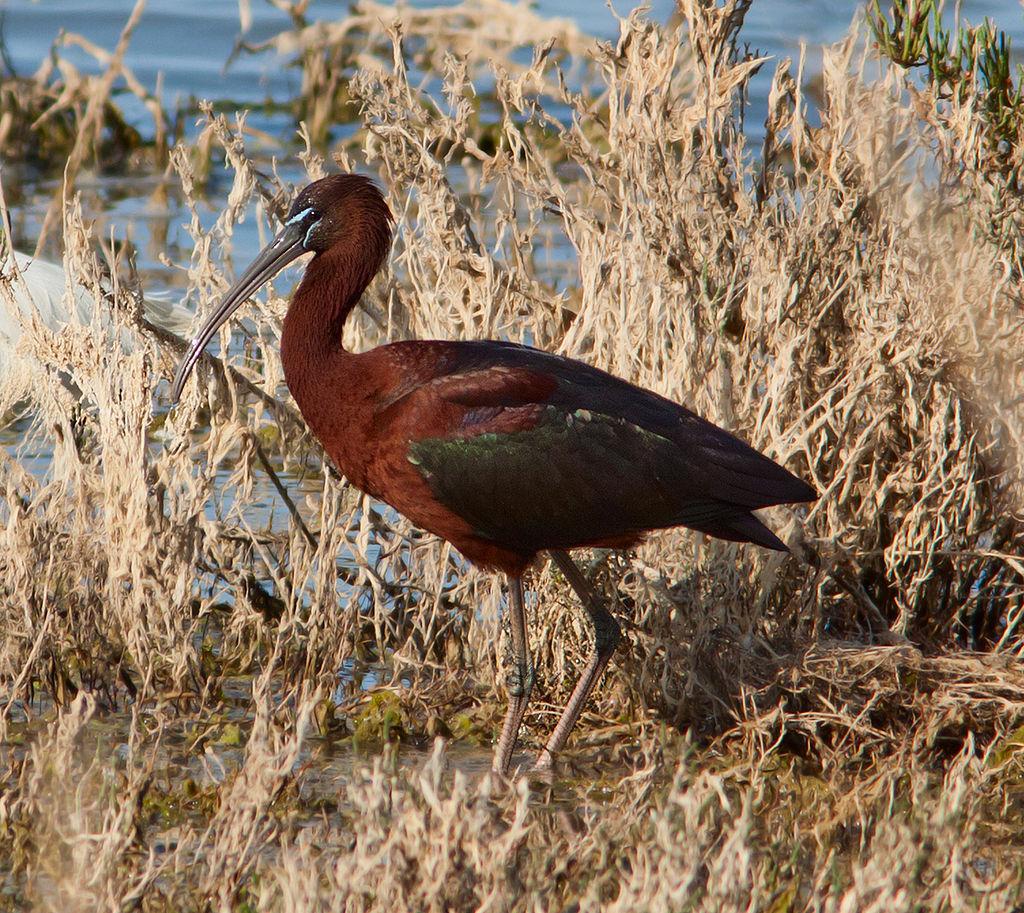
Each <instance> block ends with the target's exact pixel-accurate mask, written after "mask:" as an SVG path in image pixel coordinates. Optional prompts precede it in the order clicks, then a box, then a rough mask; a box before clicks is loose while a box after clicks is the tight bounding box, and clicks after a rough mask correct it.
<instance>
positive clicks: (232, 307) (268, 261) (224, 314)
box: [171, 225, 307, 405]
mask: <svg viewBox="0 0 1024 913" xmlns="http://www.w3.org/2000/svg"><path fill="white" fill-rule="evenodd" d="M304 238H305V230H304V229H303V228H301V227H300V226H298V225H286V226H285V227H284V228H283V229H281V231H280V232H278V234H277V236H276V237H275V238H274V240H273V241H271V242H270V243H269V244H268V245H267V246H266V247H264V248H263V250H261V251H260V252H259V254H257V256H256V259H255V260H253V261H252V263H251V264H249V268H248V269H247V270H246V271H245V272H244V273H242V275H241V276H239V277H238V281H237V282H235V284H234V285H233V286H231V288H230V289H228V291H227V293H226V294H225V295H224V297H223V298H222V299H221V302H220V304H219V305H217V308H216V310H215V311H214V312H213V313H212V314H211V315H210V317H209V319H208V320H207V321H206V323H204V324H203V325H202V327H201V328H200V330H199V332H198V333H197V334H196V336H195V338H194V339H193V340H192V344H191V345H190V346H189V347H188V351H187V352H186V353H185V357H184V358H183V359H182V360H181V364H179V365H178V372H177V374H175V375H174V385H173V386H172V387H171V404H172V405H173V404H175V403H177V402H178V400H179V399H180V398H181V391H182V390H183V389H184V388H185V382H186V381H187V380H188V376H189V374H191V373H192V369H193V368H194V367H195V364H196V362H197V361H199V356H200V355H202V354H203V349H205V348H206V346H207V344H208V343H209V341H210V340H211V339H213V336H214V334H215V333H216V332H217V330H219V329H220V328H221V326H222V325H223V324H224V322H225V321H226V320H227V319H228V318H229V317H230V316H231V315H232V314H233V313H234V312H235V311H236V310H238V307H239V305H241V304H242V303H243V302H244V301H245V300H246V299H248V298H249V297H250V296H251V295H252V294H253V293H254V292H255V291H256V290H257V289H258V288H259V287H260V286H261V285H263V284H264V283H266V282H269V281H270V280H271V279H272V278H273V277H274V276H275V275H276V274H277V273H278V272H280V271H281V270H282V269H284V267H286V266H287V265H288V264H289V263H291V262H292V260H295V259H296V258H298V257H301V256H302V255H303V254H304V253H306V252H307V251H306V249H305V247H303V246H302V242H303V240H304Z"/></svg>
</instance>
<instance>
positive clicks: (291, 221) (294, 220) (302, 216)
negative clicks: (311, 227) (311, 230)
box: [284, 206, 320, 225]
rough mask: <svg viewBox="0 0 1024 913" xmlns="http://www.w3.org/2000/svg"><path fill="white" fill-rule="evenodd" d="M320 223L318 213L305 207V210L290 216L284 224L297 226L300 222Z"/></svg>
mask: <svg viewBox="0 0 1024 913" xmlns="http://www.w3.org/2000/svg"><path fill="white" fill-rule="evenodd" d="M319 221H320V213H318V212H317V211H316V210H315V209H314V208H313V207H312V206H307V207H306V208H305V209H300V210H299V211H298V212H297V213H295V215H293V216H290V217H289V218H288V220H287V221H286V222H285V223H284V224H285V225H298V224H300V223H302V222H307V223H312V222H319Z"/></svg>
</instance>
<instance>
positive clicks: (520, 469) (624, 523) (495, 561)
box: [171, 173, 817, 775]
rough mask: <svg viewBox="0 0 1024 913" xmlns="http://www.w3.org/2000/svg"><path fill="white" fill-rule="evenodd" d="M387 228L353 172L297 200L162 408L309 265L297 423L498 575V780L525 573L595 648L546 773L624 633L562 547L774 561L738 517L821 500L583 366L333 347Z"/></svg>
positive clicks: (507, 740)
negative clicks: (726, 553) (270, 296)
mask: <svg viewBox="0 0 1024 913" xmlns="http://www.w3.org/2000/svg"><path fill="white" fill-rule="evenodd" d="M392 230H393V220H392V215H391V211H390V209H389V207H388V205H387V202H386V200H385V197H384V194H383V192H382V191H381V189H380V188H379V187H378V185H377V184H376V183H375V182H374V181H373V180H372V179H370V178H368V177H366V176H364V175H361V174H357V173H342V174H332V175H329V176H327V177H324V178H321V179H320V180H317V181H314V182H313V183H311V184H309V185H307V186H306V187H305V188H303V189H302V190H301V191H300V192H299V193H298V195H297V196H296V197H295V199H294V201H293V203H292V205H291V208H290V209H289V211H288V214H287V216H286V218H285V219H284V224H283V226H282V227H281V230H280V231H279V232H278V233H277V234H276V235H275V236H274V238H273V239H272V240H271V241H270V243H269V244H268V245H267V246H266V247H265V248H264V249H263V250H262V251H261V252H260V253H259V254H258V255H257V256H256V258H255V260H254V261H253V262H252V263H251V265H250V266H249V267H248V268H247V269H245V270H244V271H243V273H242V274H241V276H239V278H238V279H237V281H236V282H235V283H234V285H232V286H231V288H230V289H229V290H228V291H227V292H226V293H225V295H224V297H223V298H222V299H221V300H220V302H219V304H218V305H217V306H216V307H215V308H214V310H213V312H212V313H211V314H210V315H209V317H208V318H207V320H206V321H205V322H204V323H203V324H202V326H201V328H200V329H199V331H198V332H197V334H196V336H195V337H194V338H193V340H192V342H191V345H190V346H189V349H188V351H187V353H186V355H185V356H184V358H183V359H182V361H181V363H180V365H179V367H178V371H177V374H176V376H175V378H174V382H173V386H172V389H171V400H172V403H177V402H178V400H179V399H180V397H181V394H182V391H183V389H184V386H185V383H186V381H187V380H188V377H189V375H190V373H191V372H192V369H193V367H194V365H195V364H196V362H197V361H198V359H199V358H200V355H201V354H202V352H203V350H204V349H205V347H206V345H207V344H208V343H209V341H210V339H211V338H212V337H213V336H214V334H215V333H216V332H217V330H218V329H219V328H220V327H221V326H222V325H223V324H224V323H225V322H226V321H227V320H228V319H229V318H230V317H231V315H232V314H233V313H234V312H235V311H236V310H237V309H238V308H239V307H240V306H241V305H242V303H243V302H245V301H246V300H247V299H248V298H250V297H251V296H252V295H253V294H254V293H255V292H256V291H257V290H258V289H259V288H260V287H261V286H262V285H264V284H265V283H266V282H268V281H269V280H270V279H271V278H272V277H273V276H274V275H276V274H277V273H278V272H279V271H280V270H281V269H282V268H284V267H285V266H286V265H287V264H289V263H291V262H292V261H294V260H296V259H298V258H300V257H303V256H305V255H307V254H312V258H311V259H310V260H309V261H308V263H307V264H306V267H305V272H304V274H303V277H302V280H301V282H300V283H299V285H298V288H297V290H296V291H295V292H294V294H293V296H292V298H291V301H290V303H289V305H288V309H287V312H286V315H285V318H284V323H283V326H282V331H281V338H280V350H281V361H282V365H283V368H284V375H285V381H286V383H287V385H288V388H289V390H290V391H291V394H292V397H293V398H294V400H295V403H296V405H297V406H298V408H299V411H300V412H301V413H302V416H303V418H304V420H305V422H306V423H307V424H308V426H309V428H310V429H311V430H312V432H313V433H314V434H315V435H316V437H317V438H319V440H320V442H321V444H322V445H323V448H324V450H325V452H326V453H327V455H328V456H329V457H330V459H331V460H332V461H333V462H334V463H335V465H336V468H337V469H338V470H339V471H340V472H341V473H342V474H343V475H344V476H345V477H346V478H347V479H348V480H349V481H350V482H351V483H352V484H353V485H355V486H356V487H357V488H359V489H361V490H362V491H364V492H365V493H367V494H369V495H371V496H372V497H374V498H377V499H379V500H381V501H384V502H386V503H387V504H389V505H391V507H393V508H394V509H395V510H397V511H398V512H400V513H401V514H404V515H405V516H406V517H407V518H408V519H409V520H410V521H412V523H413V524H415V525H416V526H418V527H420V528H422V529H425V530H427V531H429V532H431V533H434V534H436V535H438V536H440V537H441V538H443V539H446V540H447V541H449V542H450V543H452V544H453V545H454V546H455V547H456V548H457V549H458V551H459V552H461V554H462V555H463V556H464V557H465V558H466V559H468V560H469V561H470V562H472V563H473V564H475V565H477V566H479V567H481V568H483V569H485V570H490V571H496V572H502V573H504V574H505V575H506V577H507V578H508V616H509V619H508V621H509V629H510V634H511V652H512V668H511V669H510V670H509V674H508V677H507V684H506V690H507V692H508V698H509V702H508V707H507V709H506V713H505V718H504V722H503V725H502V728H501V732H500V735H499V737H498V741H497V745H496V747H495V751H494V761H493V768H494V770H495V771H496V772H498V773H499V774H501V775H508V774H509V773H510V771H511V768H512V761H513V753H514V751H515V749H516V744H517V741H518V737H519V731H520V728H521V725H522V722H523V717H524V715H525V712H526V708H527V706H528V703H529V700H530V696H531V691H532V689H533V685H534V680H535V672H534V666H533V664H532V662H531V658H530V655H529V650H528V644H527V630H526V613H525V608H524V583H523V576H524V574H525V573H526V571H527V570H528V568H530V566H531V565H533V564H534V562H535V561H536V560H537V559H538V557H539V556H540V555H541V554H542V553H547V554H548V555H550V557H551V558H552V560H553V561H554V564H555V565H556V567H557V568H558V569H559V570H560V571H561V573H562V574H563V576H564V577H565V579H566V580H567V581H568V583H569V584H570V586H571V587H572V588H573V590H574V591H575V593H576V595H577V597H578V598H579V600H580V602H581V603H582V605H583V609H584V610H585V613H586V616H587V619H588V620H589V627H590V629H591V630H590V633H591V635H592V637H593V647H592V649H591V652H590V655H589V657H588V659H587V663H586V666H585V667H584V669H583V671H582V673H581V675H580V677H579V680H578V682H577V684H576V686H575V688H574V690H573V692H572V695H571V696H570V698H569V700H568V702H567V703H566V706H565V708H564V709H563V711H562V714H561V716H560V718H559V720H558V722H557V723H556V724H555V727H554V729H553V730H552V732H551V734H550V736H549V737H548V739H547V742H546V744H545V745H544V747H543V748H542V749H541V751H540V753H539V754H538V755H537V757H536V760H535V762H534V765H533V768H534V769H535V770H538V771H549V770H550V769H551V767H552V766H553V764H554V759H555V757H556V756H557V755H558V753H559V752H560V751H561V750H562V748H563V747H564V746H565V744H566V741H567V739H568V737H569V733H570V732H571V731H572V729H573V727H574V726H575V724H576V722H577V721H578V719H579V716H580V714H581V712H582V710H583V707H584V705H585V703H586V702H587V700H588V698H589V697H590V694H591V692H592V691H593V689H594V687H595V685H596V683H597V682H598V680H599V679H600V677H601V675H602V673H603V672H604V669H605V667H606V665H607V664H608V662H609V660H610V658H611V656H612V654H613V653H614V651H615V649H616V646H617V645H618V643H619V641H620V639H621V636H622V635H621V629H620V627H619V624H618V622H617V621H616V620H615V618H614V616H613V615H612V614H611V612H610V611H609V610H608V608H607V607H606V606H605V604H604V602H603V600H602V599H601V598H600V597H599V595H598V594H597V593H596V592H595V590H594V588H593V587H592V586H591V585H590V583H589V582H588V580H587V579H586V577H585V576H584V574H583V573H582V572H581V571H580V569H579V567H578V566H577V565H576V563H575V561H574V560H573V558H572V557H571V556H570V554H569V552H570V550H572V549H577V548H584V547H601V548H628V547H631V546H634V545H636V544H637V543H639V542H640V541H641V540H642V539H643V538H644V537H645V536H646V535H647V534H648V533H650V532H652V531H654V530H660V529H667V528H672V527H679V526H682V527H688V528H690V529H693V530H697V531H699V532H701V533H704V534H706V535H709V536H714V537H718V538H720V539H726V540H732V541H736V542H752V543H755V544H757V545H760V546H763V547H765V548H768V549H775V550H779V551H786V550H787V548H786V546H785V544H783V542H782V541H781V540H780V539H779V538H778V537H777V536H776V535H775V534H774V533H773V532H771V531H770V530H769V529H768V528H767V527H766V526H765V525H764V524H763V523H762V522H761V521H760V520H759V519H758V518H757V517H756V516H755V515H754V513H753V511H755V510H757V509H759V508H763V507H769V506H771V505H776V504H788V503H799V502H808V501H813V500H815V499H816V498H817V493H816V491H815V490H814V489H813V488H812V487H811V486H810V485H808V484H807V483H806V482H804V481H802V480H801V479H799V478H797V477H796V476H795V475H793V474H792V473H790V472H789V471H788V470H786V469H784V468H783V467H781V466H779V465H778V464H777V463H775V462H773V461H772V460H770V459H769V458H768V457H766V456H764V455H762V454H761V453H759V452H758V451H756V450H754V449H753V448H752V447H750V446H748V445H747V444H746V443H744V442H743V441H741V440H740V439H739V438H737V437H735V436H733V435H732V434H729V433H728V432H726V431H724V430H723V429H721V428H719V427H717V426H716V425H714V424H712V423H711V422H709V421H706V420H705V419H703V418H701V417H700V416H698V415H697V414H695V413H694V412H692V411H690V410H689V409H687V408H685V407H683V406H681V405H678V404H677V403H675V402H673V401H672V400H669V399H666V398H665V397H662V396H660V395H658V394H656V393H653V392H651V391H648V390H644V389H642V388H640V387H637V386H634V385H633V384H630V383H628V382H626V381H625V380H622V379H620V378H617V377H615V376H613V375H611V374H609V373H607V372H605V371H602V370H600V369H598V368H596V367H592V366H591V365H588V364H585V363H584V362H581V361H577V360H574V359H571V358H567V357H564V356H561V355H556V354H552V353H549V352H545V351H541V350H538V349H535V348H531V347H529V346H525V345H519V344H516V343H512V342H507V341H498V340H478V341H472V340H469V341H447V340H401V341H396V342H391V343H388V344H386V345H382V346H377V347H375V348H372V349H369V350H367V351H364V352H352V351H348V350H347V349H346V348H345V347H344V345H343V342H342V328H343V327H344V324H345V321H346V319H347V318H348V316H349V315H350V314H351V312H352V310H353V308H354V307H355V306H356V305H357V303H358V302H359V300H360V298H361V296H362V294H363V292H364V291H365V289H366V288H367V286H368V285H369V283H370V282H371V280H372V279H373V278H374V276H375V275H376V274H377V273H378V272H379V271H380V269H381V268H382V266H383V265H384V262H385V260H386V259H387V256H388V253H389V250H390V246H391V239H392Z"/></svg>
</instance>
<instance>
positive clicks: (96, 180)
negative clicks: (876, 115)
mask: <svg viewBox="0 0 1024 913" xmlns="http://www.w3.org/2000/svg"><path fill="white" fill-rule="evenodd" d="M436 2H437V0H417V2H414V3H412V4H410V5H412V6H429V5H435V4H436ZM452 2H453V3H454V2H455V0H452ZM647 5H648V6H649V7H650V15H651V16H652V17H653V18H655V19H657V20H659V21H665V20H666V19H667V18H668V17H669V16H670V15H672V11H673V9H674V3H673V2H672V0H648V3H647ZM614 6H615V8H616V9H618V10H620V11H621V12H623V13H624V12H625V11H627V10H628V9H629V8H630V6H631V4H627V3H621V2H619V3H615V4H614ZM131 7H132V4H131V3H130V2H128V0H66V2H62V3H56V2H52V0H51V2H42V3H39V2H35V0H7V2H6V3H5V4H4V6H3V7H2V9H3V36H4V39H5V42H6V46H7V52H8V57H9V60H10V61H11V64H12V65H13V66H14V68H15V70H16V71H17V72H19V73H25V74H27V73H31V72H34V71H35V69H36V68H37V67H38V66H39V64H40V62H41V61H42V60H43V59H44V58H45V56H46V55H47V53H48V52H49V48H50V45H51V43H52V42H53V40H54V38H55V37H56V36H57V35H58V33H59V31H60V30H62V29H63V30H66V31H69V32H76V33H79V34H81V35H83V36H84V37H86V38H88V39H89V40H91V41H93V42H95V43H96V44H99V45H100V46H102V47H105V48H113V47H114V45H115V44H116V41H117V38H118V35H119V33H120V30H121V28H122V26H123V24H124V22H125V20H126V18H127V16H128V13H129V11H130V10H131ZM536 7H537V9H538V10H539V11H540V12H541V13H543V14H545V15H551V16H561V17H570V18H572V19H574V20H575V21H576V22H577V23H578V24H579V25H580V27H581V28H582V29H583V30H584V31H587V32H590V33H592V34H596V35H598V36H600V37H603V38H607V39H614V37H615V36H616V35H617V31H618V27H617V23H616V21H615V18H614V16H613V14H612V12H611V11H610V10H609V8H608V6H607V5H606V4H605V3H604V2H601V0H561V2H560V0H539V2H538V3H537V4H536ZM960 7H961V9H962V12H963V15H964V16H965V17H967V18H968V19H969V20H971V21H972V22H979V21H980V20H981V19H982V18H983V17H985V16H990V17H992V18H993V19H994V20H995V21H996V23H997V24H998V25H999V26H1000V27H1001V28H1003V29H1004V30H1005V31H1006V32H1007V34H1008V35H1009V36H1010V37H1011V38H1012V39H1013V40H1014V43H1015V45H1016V47H1017V54H1018V55H1019V52H1020V49H1021V48H1022V47H1024V18H1022V15H1021V10H1020V7H1019V5H1018V4H1017V3H1016V2H1013V0H965V2H963V3H962V4H960ZM346 8H347V5H346V4H341V3H337V2H327V0H314V2H312V3H311V4H310V7H309V11H308V17H309V19H310V20H313V19H317V18H323V19H333V18H338V17H340V16H342V15H343V14H344V11H345V9H346ZM861 8H862V4H861V3H858V2H854V0H757V2H755V3H754V5H753V7H752V8H751V10H750V12H749V14H748V15H747V19H746V23H745V25H744V30H743V33H742V35H743V38H744V39H745V40H746V41H747V42H748V43H749V45H750V47H751V48H752V49H754V50H757V51H758V52H760V53H762V54H765V55H768V56H770V57H772V58H776V59H777V58H782V57H791V58H795V57H797V55H798V54H799V53H800V48H801V45H802V44H806V46H807V49H808V68H807V72H808V75H809V76H810V75H812V74H813V73H814V72H815V70H816V68H817V66H818V62H819V61H820V56H821V55H820V48H821V45H823V44H827V43H830V42H833V41H837V40H839V39H840V38H842V37H843V36H844V35H845V34H846V33H847V31H848V29H849V27H850V23H851V22H852V21H853V20H854V18H855V17H858V16H860V15H861V12H860V11H861ZM288 26H289V20H288V18H287V17H286V16H285V14H284V13H282V12H281V11H280V10H278V9H276V8H275V7H272V6H271V5H270V4H268V3H261V2H259V0H253V3H252V23H251V26H250V28H249V29H248V31H247V32H245V33H242V32H241V31H240V26H239V16H238V6H237V5H236V4H234V3H216V4H211V3H206V2H201V0H149V2H148V4H147V6H146V9H145V12H144V13H143V15H142V19H141V21H140V23H139V25H138V27H137V29H136V31H135V34H134V35H133V37H132V41H131V44H130V45H129V48H128V52H127V57H126V62H127V64H128V66H129V67H131V68H132V70H133V71H134V72H135V74H136V76H137V77H138V78H139V79H140V81H141V82H142V83H143V84H144V85H145V86H147V87H148V88H150V89H153V88H155V87H156V86H157V85H158V84H159V85H160V86H161V89H162V97H163V99H164V101H165V105H166V106H168V107H170V108H172V109H173V108H174V107H175V101H176V100H181V101H185V100H187V99H189V98H200V99H201V98H206V99H214V100H218V101H221V102H229V103H230V104H229V105H228V106H227V107H228V109H230V107H231V106H232V105H234V106H237V108H238V109H245V108H250V107H252V108H254V110H253V111H252V113H251V114H250V116H249V119H248V122H249V123H250V124H251V125H252V126H253V127H255V128H257V129H259V130H261V131H264V132H266V133H267V134H269V135H271V136H272V137H277V138H280V139H282V140H283V141H284V142H290V141H291V139H292V136H293V124H292V121H291V118H290V116H289V115H287V114H283V113H274V112H273V111H271V110H268V109H267V108H266V107H265V103H266V102H267V101H274V102H281V101H284V100H287V99H289V98H291V97H293V96H294V95H295V94H296V92H297V90H298V87H299V73H298V71H297V70H295V69H293V68H291V67H289V66H288V65H287V63H288V61H287V60H282V59H281V58H279V57H277V56H276V55H274V54H271V53H263V54H260V55H249V54H240V55H236V56H234V57H233V58H232V51H233V50H234V49H235V47H236V44H237V42H238V41H239V40H245V41H246V42H249V43H258V42H260V41H263V40H266V39H267V38H269V37H271V36H272V35H274V34H276V33H277V32H279V31H281V30H283V29H286V28H287V27H288ZM63 53H65V54H67V56H68V57H69V59H71V60H72V61H73V62H74V63H75V64H76V65H77V66H80V67H82V68H83V69H85V70H88V71H95V70H96V64H95V62H94V61H92V60H91V58H89V57H88V56H87V55H86V54H85V53H84V52H81V51H77V49H75V48H68V49H65V50H64V52H63ZM229 59H230V63H228V61H229ZM773 71H774V66H773V65H772V64H771V63H769V65H767V66H765V67H763V68H762V71H761V73H760V74H759V75H758V77H757V78H756V79H755V81H754V83H753V86H752V90H751V97H750V107H749V111H748V115H747V121H748V124H749V125H750V128H751V136H752V137H753V138H755V139H756V135H757V124H759V123H760V122H761V121H762V120H763V117H764V110H765V107H766V96H767V90H768V86H769V83H770V79H771V74H772V72H773ZM118 101H119V104H122V105H123V106H124V107H125V109H126V111H127V112H128V114H129V116H130V118H132V119H134V120H135V121H136V122H137V123H139V124H140V125H145V124H146V123H147V122H148V117H147V116H146V115H145V112H144V111H143V109H142V108H141V105H139V104H138V103H137V102H136V101H135V100H134V99H133V98H132V97H130V96H126V97H119V99H118ZM341 129H344V125H342V126H341ZM264 152H266V153H273V154H275V155H276V156H277V157H278V159H279V161H278V166H279V168H280V170H281V172H282V174H283V176H285V177H286V178H295V179H298V178H299V176H300V171H299V169H298V168H297V167H296V166H295V165H294V164H293V162H294V160H293V159H291V160H290V156H289V155H288V151H287V149H286V148H284V147H276V148H272V149H266V150H264ZM9 180H10V177H7V178H5V183H7V182H8V181H9ZM59 181H60V176H59V175H55V176H50V177H46V178H42V179H35V178H32V177H31V176H26V181H25V183H24V187H23V189H24V191H25V199H24V202H23V203H22V204H21V205H20V206H19V207H17V212H16V213H15V221H16V226H17V232H18V234H19V235H20V236H21V237H22V238H24V239H26V240H29V241H30V240H31V239H33V238H34V237H36V235H37V234H38V228H39V222H40V219H41V217H42V214H43V213H44V212H45V209H46V206H47V204H48V203H49V201H50V199H52V197H53V195H54V193H55V191H56V190H57V188H58V186H59ZM78 183H79V188H80V189H81V190H82V191H83V194H84V197H85V200H84V203H85V206H86V209H87V212H88V214H89V215H90V216H93V217H96V218H97V225H96V232H97V235H99V236H101V237H103V236H108V235H109V234H110V231H111V229H113V230H114V233H115V235H116V236H118V237H125V238H130V239H131V240H133V241H134V242H135V244H136V245H137V246H138V249H139V266H140V268H141V270H142V275H143V278H144V279H147V280H149V281H150V283H151V284H152V286H153V287H160V286H164V287H168V286H169V287H181V286H183V285H184V277H183V274H182V273H181V272H177V271H175V270H173V269H169V268H168V267H166V266H165V265H164V264H162V263H161V262H160V257H161V256H162V255H164V256H167V257H169V258H170V259H171V260H172V261H176V262H187V258H188V251H189V248H190V243H191V242H190V239H189V236H188V234H187V233H186V232H185V231H184V229H183V227H182V223H183V222H185V221H186V218H187V215H186V213H185V211H184V209H183V208H182V205H181V200H180V198H178V197H177V195H176V194H175V193H174V191H173V189H172V190H171V192H170V194H165V193H164V190H163V187H164V182H163V181H162V180H161V179H160V176H159V175H157V174H151V175H147V174H138V173H136V174H131V175H123V174H122V175H117V176H110V175H103V176H93V177H92V178H89V177H88V176H84V175H83V176H82V178H80V180H79V182H78ZM226 190H227V184H226V182H224V181H222V182H221V186H220V187H218V185H217V175H216V174H215V175H214V176H213V184H212V188H211V192H210V197H209V199H208V201H207V202H208V206H207V207H206V208H205V209H204V210H203V211H201V212H200V217H201V219H202V221H203V222H204V223H205V224H210V223H212V222H213V220H214V219H215V218H216V216H217V214H218V212H219V211H220V207H221V204H222V202H223V196H220V195H219V193H220V194H223V193H226ZM257 246H258V245H257V238H256V229H255V225H254V224H253V220H249V221H248V222H246V223H245V224H244V225H241V226H239V229H238V233H237V234H236V236H235V245H234V248H235V256H236V257H237V258H238V260H239V262H241V261H242V260H245V259H246V258H247V257H248V256H251V255H252V254H254V253H255V251H256V249H257Z"/></svg>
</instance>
